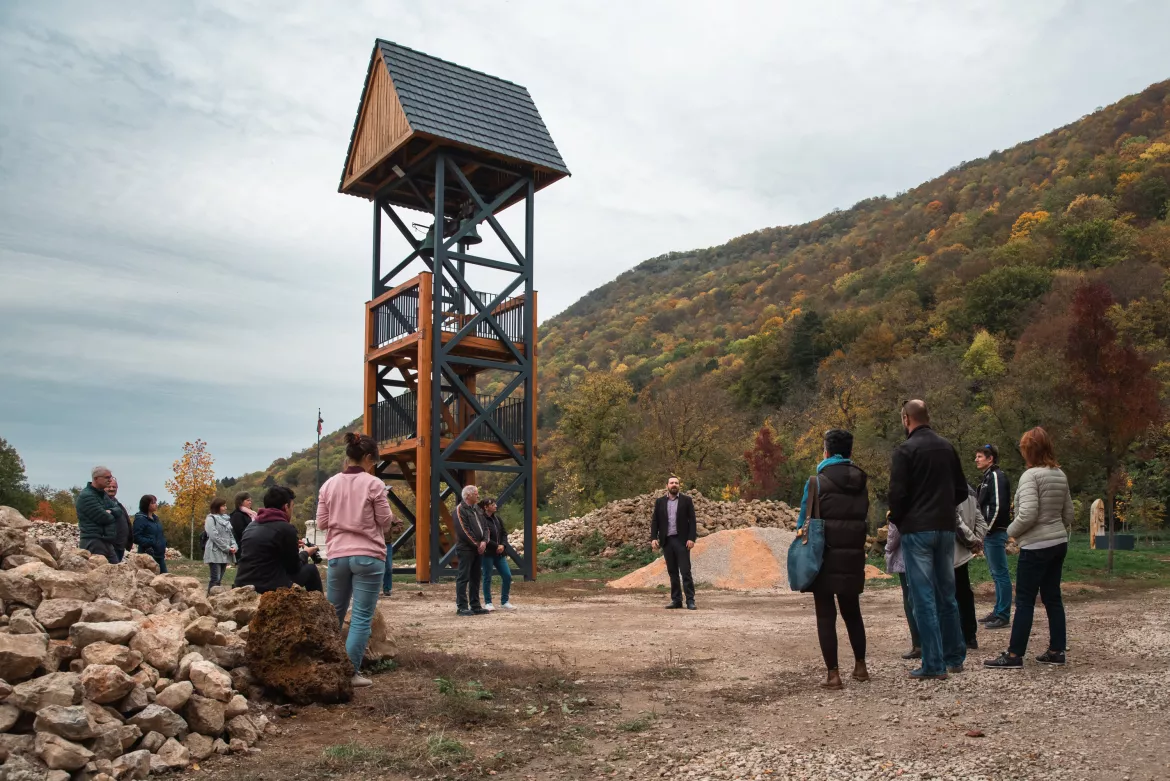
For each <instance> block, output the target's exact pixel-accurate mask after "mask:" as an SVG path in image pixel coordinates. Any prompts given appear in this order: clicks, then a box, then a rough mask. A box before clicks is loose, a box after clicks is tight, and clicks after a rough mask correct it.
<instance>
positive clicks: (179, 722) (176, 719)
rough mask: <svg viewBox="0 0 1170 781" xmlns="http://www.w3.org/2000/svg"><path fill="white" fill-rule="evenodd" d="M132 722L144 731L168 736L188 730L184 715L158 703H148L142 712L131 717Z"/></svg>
mask: <svg viewBox="0 0 1170 781" xmlns="http://www.w3.org/2000/svg"><path fill="white" fill-rule="evenodd" d="M130 723H131V724H133V725H134V726H135V727H138V728H139V729H140V730H142V731H143V732H158V733H160V734H162V735H165V736H166V737H168V738H173V737H175V736H176V735H179V734H181V733H186V731H187V722H186V721H184V720H183V717H182V716H180V715H179V714H177V713H175V712H174V711H173V710H171V709H170V708H166V707H164V706H162V705H159V704H157V703H155V704H154V705H147V706H146V707H145V708H144V709H143V710H142V712H141V713H138V714H136V715H134V716H132V717H130Z"/></svg>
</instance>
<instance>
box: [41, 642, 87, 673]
mask: <svg viewBox="0 0 1170 781" xmlns="http://www.w3.org/2000/svg"><path fill="white" fill-rule="evenodd" d="M79 655H80V654H79V652H78V650H77V646H75V645H74V644H73V643H71V642H69V641H68V640H50V641H49V652H48V653H47V654H46V655H45V663H44V665H43V668H44V670H45V672H50V673H55V672H59V671H60V670H61V668H62V667H63V666H65V665H66V664H67V663H68V662H72V661H73V660H74V659H76V658H78V656H79ZM78 672H80V670H78Z"/></svg>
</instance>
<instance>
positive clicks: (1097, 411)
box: [1065, 282, 1162, 573]
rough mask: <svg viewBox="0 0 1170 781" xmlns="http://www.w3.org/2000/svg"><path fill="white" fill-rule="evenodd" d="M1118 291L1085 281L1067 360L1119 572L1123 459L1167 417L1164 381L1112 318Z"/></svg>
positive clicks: (1075, 304)
mask: <svg viewBox="0 0 1170 781" xmlns="http://www.w3.org/2000/svg"><path fill="white" fill-rule="evenodd" d="M1112 306H1113V294H1112V293H1111V292H1110V291H1109V288H1108V287H1106V286H1105V285H1104V284H1102V283H1100V282H1095V283H1089V284H1086V285H1083V286H1081V287H1080V288H1079V289H1078V290H1077V292H1076V295H1075V296H1074V297H1073V305H1072V315H1073V324H1072V327H1071V328H1070V329H1069V334H1068V346H1067V347H1066V348H1065V360H1066V361H1067V363H1068V366H1069V370H1070V371H1069V375H1070V377H1071V380H1072V386H1073V389H1074V390H1075V391H1076V393H1077V395H1078V396H1079V398H1080V402H1081V405H1080V407H1081V416H1082V426H1083V428H1084V431H1085V433H1086V434H1088V435H1089V437H1090V439H1091V440H1092V442H1093V444H1094V446H1095V447H1096V448H1098V449H1099V451H1100V453H1101V458H1102V463H1103V464H1104V467H1105V481H1106V482H1105V527H1106V529H1108V531H1109V572H1110V573H1112V572H1113V544H1114V543H1113V535H1114V528H1113V527H1114V523H1113V511H1114V499H1115V497H1116V495H1117V490H1118V487H1119V481H1120V478H1121V463H1122V459H1123V458H1124V457H1125V455H1126V453H1127V452H1128V451H1129V448H1130V446H1131V445H1132V444H1133V443H1134V440H1136V439H1137V438H1138V437H1139V436H1140V435H1141V434H1142V433H1143V432H1145V431H1146V429H1148V428H1149V427H1150V426H1151V425H1152V424H1153V423H1155V422H1157V421H1158V420H1159V419H1160V418H1161V414H1162V409H1161V405H1160V403H1159V399H1158V383H1157V381H1156V380H1155V379H1154V376H1153V374H1152V373H1151V366H1150V362H1149V361H1148V360H1146V359H1145V358H1144V357H1142V356H1141V355H1139V354H1138V352H1137V351H1136V350H1134V349H1133V346H1132V345H1130V344H1127V343H1122V342H1120V341H1118V338H1117V328H1116V327H1115V326H1114V324H1113V321H1112V320H1111V319H1110V317H1109V309H1110V307H1112Z"/></svg>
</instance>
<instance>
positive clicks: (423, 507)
mask: <svg viewBox="0 0 1170 781" xmlns="http://www.w3.org/2000/svg"><path fill="white" fill-rule="evenodd" d="M568 174H569V171H568V169H567V168H566V167H565V163H564V161H563V160H562V159H561V156H560V153H559V152H558V151H557V148H556V145H555V144H554V143H553V140H552V138H551V137H550V136H549V133H548V130H547V128H545V125H544V121H543V120H542V119H541V117H540V113H539V112H538V111H537V110H536V105H535V104H534V103H533V101H532V98H531V97H530V96H529V94H528V91H527V90H526V89H524V88H523V87H521V86H519V85H517V84H513V83H511V82H508V81H504V80H503V79H498V78H495V77H493V76H488V75H487V74H484V73H480V72H478V71H474V70H471V69H469V68H464V67H462V66H459V65H455V64H453V63H450V62H446V61H445V60H440V59H438V58H435V57H431V56H429V55H426V54H422V53H420V52H416V51H413V50H411V49H408V48H406V47H404V46H399V45H397V44H394V43H390V42H389V41H383V40H378V41H376V42H375V44H374V51H373V54H372V55H371V57H370V65H369V69H368V71H367V73H366V81H365V87H364V88H363V90H362V98H361V102H360V105H359V107H358V114H357V120H356V122H355V123H354V129H353V134H352V136H351V137H350V142H349V151H348V153H347V155H346V160H345V168H344V170H343V172H342V175H341V186H340V188H339V191H340V192H342V193H346V194H349V195H356V196H359V197H362V198H367V199H369V200H371V201H373V204H374V221H373V264H372V265H373V279H372V282H373V285H372V288H373V289H372V292H371V300H370V301H368V302H367V303H366V307H365V322H366V327H365V338H364V342H363V347H364V353H365V418H364V425H365V432H366V433H367V434H369V435H370V436H372V437H374V438H375V439H376V440H377V441H378V443H379V452H380V455H381V461H380V463H379V466H378V471H379V474H380V475H381V476H382V477H383V478H384V479H385V480H386V481H387V483H388V486H387V492H388V496H389V499H390V502H391V503H392V504H393V505H394V506H395V508H396V509H397V512H398V513H399V514H401V515H402V516H404V517H405V519H406V521H407V529H406V531H405V532H404V533H403V534H402V535H401V537H399V538H398V539H397V540H396V541H395V542H394V549H395V550H397V549H398V548H399V547H401V546H402V545H404V544H405V543H407V542H408V541H409V540H410V539H411V538H413V539H414V544H415V566H414V567H395V568H394V572H395V573H413V574H415V575H416V577H417V579H418V580H419V581H420V582H425V581H432V582H433V581H436V580H437V579H438V578H439V577H440V576H442V575H449V574H454V568H453V565H454V563H455V560H456V556H457V554H456V551H455V548H454V541H455V532H454V526H453V517H452V512H453V507H454V505H455V504H456V503H457V502H458V501H459V496H460V494H461V492H462V489H463V486H465V485H468V484H474V483H475V479H476V477H475V476H476V473H477V472H494V473H502V474H503V475H505V479H504V484H505V487H504V488H503V490H502V491H501V492H500V494H499V496H498V498H497V501H498V504H499V505H500V506H501V507H504V506H505V503H507V502H509V501H510V500H511V501H513V502H514V504H513V505H509V508H510V507H512V506H515V505H519V506H521V507H522V508H523V519H524V554H523V555H520V554H518V553H517V551H516V550H514V549H513V548H512V547H511V546H508V549H507V550H508V555H509V556H510V557H511V558H512V560H513V561H515V563H516V564H517V565H518V566H519V568H520V570H521V572H522V573H523V575H524V577H525V579H528V580H531V579H532V578H534V577H535V575H536V393H537V388H536V357H537V356H536V322H537V320H536V291H535V290H534V289H533V263H534V258H535V254H534V245H533V238H534V224H533V215H534V199H535V194H536V192H537V190H540V189H541V188H543V187H546V186H548V185H549V184H552V183H553V182H555V181H557V180H558V179H560V178H562V177H564V176H568ZM521 204H522V205H523V212H524V214H523V235H522V236H517V237H516V238H513V237H512V236H510V235H509V234H508V232H507V231H506V230H505V229H504V228H503V226H501V224H500V222H499V220H498V219H497V215H499V214H500V212H502V211H504V210H505V209H507V208H508V207H510V206H514V205H521ZM412 210H413V211H416V212H423V213H425V214H426V215H427V217H426V218H425V219H426V222H427V223H428V224H430V226H431V227H430V229H429V230H428V233H427V236H426V237H425V239H419V238H418V237H417V236H416V235H415V234H414V232H413V231H412V230H411V228H410V226H409V224H408V220H407V215H406V212H409V211H412ZM387 221H388V222H389V223H390V225H392V226H393V228H395V229H397V232H398V233H399V234H401V236H402V237H403V238H404V239H405V240H406V244H407V246H408V247H409V250H410V251H409V254H407V255H406V257H405V258H403V259H402V260H399V261H397V262H396V263H393V264H392V265H391V264H389V263H384V262H383V235H382V231H383V227H384V226H385V225H386V222H387ZM480 225H483V226H486V227H489V228H490V229H491V232H492V233H493V234H494V235H495V237H496V238H498V244H499V245H500V247H502V250H500V252H499V253H498V254H500V255H501V256H500V257H495V258H492V257H486V256H484V255H482V254H473V252H472V251H471V250H472V247H475V246H477V245H478V244H479V243H480V241H481V240H480V238H479V236H478V232H477V228H478V227H479V226H480ZM387 267H389V269H388V270H387ZM469 267H471V268H478V269H489V270H491V272H489V273H492V274H494V276H495V278H496V279H500V278H503V279H505V280H506V282H505V283H504V284H503V287H502V288H501V289H500V290H498V292H489V293H485V292H481V291H478V290H475V289H474V288H473V287H472V286H471V285H470V284H469V282H468V273H467V272H468V269H469ZM485 373H486V375H485ZM481 375H484V376H482V377H481ZM488 382H490V383H491V386H492V387H495V388H497V389H498V392H496V393H492V394H483V393H478V392H477V386H483V387H487V383H488ZM412 505H413V506H412ZM474 585H475V584H473V586H474Z"/></svg>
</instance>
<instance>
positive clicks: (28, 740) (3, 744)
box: [0, 733, 33, 769]
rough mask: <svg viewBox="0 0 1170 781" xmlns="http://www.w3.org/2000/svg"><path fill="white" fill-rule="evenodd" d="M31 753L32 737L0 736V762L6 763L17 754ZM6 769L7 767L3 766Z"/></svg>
mask: <svg viewBox="0 0 1170 781" xmlns="http://www.w3.org/2000/svg"><path fill="white" fill-rule="evenodd" d="M32 752H33V736H32V735H9V734H7V733H5V734H3V735H0V762H7V761H8V758H9V757H11V756H15V755H17V754H31V753H32ZM5 768H6V769H7V765H5Z"/></svg>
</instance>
